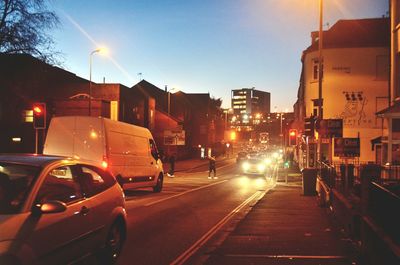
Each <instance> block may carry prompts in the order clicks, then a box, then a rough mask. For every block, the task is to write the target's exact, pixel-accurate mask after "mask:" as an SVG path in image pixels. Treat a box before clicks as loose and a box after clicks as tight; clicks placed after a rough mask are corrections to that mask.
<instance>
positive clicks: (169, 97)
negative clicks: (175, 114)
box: [167, 87, 179, 118]
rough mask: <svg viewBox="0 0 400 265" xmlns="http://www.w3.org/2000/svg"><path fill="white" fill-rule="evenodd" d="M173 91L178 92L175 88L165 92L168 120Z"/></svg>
mask: <svg viewBox="0 0 400 265" xmlns="http://www.w3.org/2000/svg"><path fill="white" fill-rule="evenodd" d="M174 90H175V92H178V91H179V89H177V88H175V87H173V88H171V89H170V90H168V91H167V94H168V108H167V109H168V118H169V116H170V114H171V113H170V111H171V110H170V108H171V91H174Z"/></svg>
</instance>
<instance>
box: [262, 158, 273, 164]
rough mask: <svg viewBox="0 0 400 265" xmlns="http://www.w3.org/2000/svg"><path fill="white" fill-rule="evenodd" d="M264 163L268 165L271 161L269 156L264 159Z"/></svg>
mask: <svg viewBox="0 0 400 265" xmlns="http://www.w3.org/2000/svg"><path fill="white" fill-rule="evenodd" d="M264 163H265V164H267V165H270V164H271V163H272V161H271V158H266V159H264Z"/></svg>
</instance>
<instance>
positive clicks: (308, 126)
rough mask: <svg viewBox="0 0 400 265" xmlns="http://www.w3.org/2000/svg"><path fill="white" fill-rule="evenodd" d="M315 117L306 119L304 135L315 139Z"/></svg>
mask: <svg viewBox="0 0 400 265" xmlns="http://www.w3.org/2000/svg"><path fill="white" fill-rule="evenodd" d="M315 120H316V119H315V117H313V116H311V117H309V118H305V119H304V135H305V136H310V137H314V131H315Z"/></svg>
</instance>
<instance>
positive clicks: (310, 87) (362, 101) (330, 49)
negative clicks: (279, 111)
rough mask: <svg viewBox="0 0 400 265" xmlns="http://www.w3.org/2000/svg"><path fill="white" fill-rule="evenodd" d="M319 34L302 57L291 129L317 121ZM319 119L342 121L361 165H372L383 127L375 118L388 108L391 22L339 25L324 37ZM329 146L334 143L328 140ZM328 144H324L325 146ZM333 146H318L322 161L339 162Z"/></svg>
mask: <svg viewBox="0 0 400 265" xmlns="http://www.w3.org/2000/svg"><path fill="white" fill-rule="evenodd" d="M317 34H318V32H315V33H312V43H311V46H309V47H308V48H307V49H306V50H305V51H304V52H303V55H302V73H301V77H300V86H299V91H298V100H297V102H296V104H295V105H294V111H295V119H296V122H294V125H296V126H298V129H299V130H300V131H303V132H304V126H301V124H304V118H305V117H312V116H318V104H319V103H318V102H319V100H318V99H319V93H318V92H319V87H318V81H319V80H318V71H319V69H318V65H319V64H318V60H319V53H318V35H317ZM323 34H324V38H323V50H322V60H323V61H322V71H323V78H322V100H323V107H322V114H323V119H342V120H343V137H349V138H359V139H360V157H359V158H358V159H359V161H360V162H369V161H375V159H376V157H375V152H374V151H373V150H372V148H371V140H372V139H374V138H376V137H378V136H380V135H381V134H382V131H383V130H384V129H385V128H386V125H385V124H384V123H383V121H382V119H380V118H378V117H376V115H375V113H376V112H378V111H380V110H382V109H384V108H386V107H387V106H388V96H389V58H390V57H389V54H390V51H389V47H390V42H389V36H390V33H389V19H388V18H377V19H358V20H339V21H338V22H337V23H336V24H334V25H333V26H332V27H331V28H330V29H329V30H326V31H324V32H323ZM327 140H329V141H331V140H332V139H327ZM324 142H327V141H324ZM333 151H334V150H333V147H332V142H330V143H326V144H321V149H320V152H321V154H322V156H321V157H325V158H329V160H330V161H338V160H340V157H335V156H334V152H333Z"/></svg>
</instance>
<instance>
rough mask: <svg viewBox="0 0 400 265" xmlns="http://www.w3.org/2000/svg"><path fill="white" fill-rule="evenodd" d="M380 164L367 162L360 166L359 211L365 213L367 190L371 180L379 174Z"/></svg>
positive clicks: (367, 199)
mask: <svg viewBox="0 0 400 265" xmlns="http://www.w3.org/2000/svg"><path fill="white" fill-rule="evenodd" d="M381 170H382V166H380V165H377V164H368V165H364V166H362V167H361V168H360V178H361V212H362V214H364V215H366V214H367V212H368V207H369V192H370V185H371V182H372V181H375V180H377V179H379V178H380V176H381Z"/></svg>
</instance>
